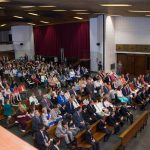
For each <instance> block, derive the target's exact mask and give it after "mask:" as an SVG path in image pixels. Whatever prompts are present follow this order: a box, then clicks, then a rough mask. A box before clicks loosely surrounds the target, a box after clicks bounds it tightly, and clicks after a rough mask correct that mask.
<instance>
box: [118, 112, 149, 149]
mask: <svg viewBox="0 0 150 150" xmlns="http://www.w3.org/2000/svg"><path fill="white" fill-rule="evenodd" d="M148 116H149V112H148V111H145V112H144V113H142V115H140V117H139V118H138V119H137V120H136V121H135V122H134V123H133V124H132V125H130V126H129V128H128V129H127V130H125V131H124V132H123V133H122V134H120V138H121V142H120V145H119V146H118V147H117V148H116V149H115V150H118V149H120V148H121V149H123V150H124V149H125V146H126V145H127V143H128V142H129V141H130V140H131V139H132V138H133V137H135V136H136V135H137V133H138V131H141V130H142V129H144V126H145V125H146V124H147V120H148Z"/></svg>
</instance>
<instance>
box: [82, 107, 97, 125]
mask: <svg viewBox="0 0 150 150" xmlns="http://www.w3.org/2000/svg"><path fill="white" fill-rule="evenodd" d="M82 116H83V119H84V121H85V122H87V123H88V124H93V123H94V122H96V121H97V120H98V119H97V118H96V116H94V115H90V114H89V113H88V111H87V108H86V106H82Z"/></svg>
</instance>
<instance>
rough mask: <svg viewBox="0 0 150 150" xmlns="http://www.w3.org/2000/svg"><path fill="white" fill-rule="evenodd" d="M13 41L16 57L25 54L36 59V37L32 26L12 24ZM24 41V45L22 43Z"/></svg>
mask: <svg viewBox="0 0 150 150" xmlns="http://www.w3.org/2000/svg"><path fill="white" fill-rule="evenodd" d="M11 33H12V41H13V48H14V50H15V58H16V59H18V58H19V57H21V56H24V55H25V54H27V55H28V57H29V59H34V54H35V53H34V39H33V27H32V26H27V25H26V26H12V27H11ZM20 43H23V45H20Z"/></svg>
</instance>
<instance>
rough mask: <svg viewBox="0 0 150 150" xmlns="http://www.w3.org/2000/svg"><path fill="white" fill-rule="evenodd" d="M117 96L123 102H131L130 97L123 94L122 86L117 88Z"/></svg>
mask: <svg viewBox="0 0 150 150" xmlns="http://www.w3.org/2000/svg"><path fill="white" fill-rule="evenodd" d="M117 97H118V99H119V100H120V102H122V103H129V99H128V98H127V97H125V96H123V94H122V91H121V86H119V87H118V88H117Z"/></svg>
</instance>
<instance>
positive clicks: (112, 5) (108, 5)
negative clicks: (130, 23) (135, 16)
mask: <svg viewBox="0 0 150 150" xmlns="http://www.w3.org/2000/svg"><path fill="white" fill-rule="evenodd" d="M100 5H101V6H103V7H129V6H132V5H130V4H100Z"/></svg>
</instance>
